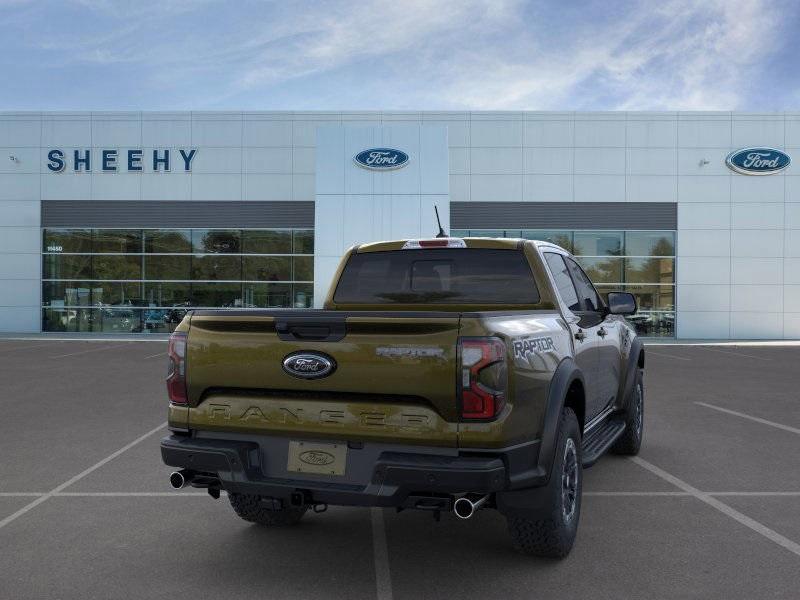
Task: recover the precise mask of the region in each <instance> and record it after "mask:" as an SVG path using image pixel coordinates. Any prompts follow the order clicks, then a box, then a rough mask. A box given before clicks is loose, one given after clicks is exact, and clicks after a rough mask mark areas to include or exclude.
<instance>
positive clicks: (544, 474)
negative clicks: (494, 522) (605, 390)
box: [495, 357, 586, 514]
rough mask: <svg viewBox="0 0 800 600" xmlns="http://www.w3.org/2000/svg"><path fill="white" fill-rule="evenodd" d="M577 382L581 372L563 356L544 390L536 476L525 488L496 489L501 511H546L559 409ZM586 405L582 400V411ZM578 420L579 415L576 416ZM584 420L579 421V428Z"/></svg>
mask: <svg viewBox="0 0 800 600" xmlns="http://www.w3.org/2000/svg"><path fill="white" fill-rule="evenodd" d="M575 381H580V383H581V385H583V386H584V389H585V381H584V378H583V372H582V371H581V369H580V367H578V365H577V363H576V362H575V360H574V359H573V358H572V357H567V358H565V359H563V360H562V361H561V362H560V363H559V365H558V367H556V370H555V371H554V372H553V377H552V378H551V379H550V386H549V388H548V391H547V406H546V408H545V413H544V418H543V419H542V434H541V444H540V447H539V458H538V461H537V462H538V467H537V468H536V471H535V472H536V477H535V478H529V479H528V480H527V481H526V482H525V483H526V484H527V485H526V486H525V488H524V489H513V488H514V487H516V486H512V489H511V490H509V491H504V492H497V494H496V496H495V501H496V504H497V508H498V509H499V510H500V511H501V512H503V513H507V514H508V513H517V514H520V513H528V514H531V512H532V511H533V512H536V511H542V510H546V509H547V507H548V506H549V502H550V500H549V495H548V494H547V484H548V482H549V481H550V475H551V471H552V470H553V461H554V458H555V450H556V443H557V442H558V430H559V422H560V420H561V412H562V411H563V410H564V403H565V401H566V399H567V391H568V390H569V388H570V386H571V385H572V384H573V383H574V382H575ZM585 410H586V406H585V399H584V414H585ZM578 418H579V421H580V416H578ZM583 425H584V423H582V422H579V426H580V428H581V431H583Z"/></svg>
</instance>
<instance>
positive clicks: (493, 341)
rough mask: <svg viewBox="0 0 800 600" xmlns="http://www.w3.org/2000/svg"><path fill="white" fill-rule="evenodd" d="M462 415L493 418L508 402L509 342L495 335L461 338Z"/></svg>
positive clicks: (465, 416) (470, 417)
mask: <svg viewBox="0 0 800 600" xmlns="http://www.w3.org/2000/svg"><path fill="white" fill-rule="evenodd" d="M458 343H459V357H460V362H459V373H460V375H459V382H458V389H459V395H460V400H461V417H462V418H463V419H494V418H496V417H497V416H498V415H499V414H500V412H501V411H502V410H503V407H504V406H505V403H506V380H507V375H506V345H505V344H504V343H503V340H501V339H499V338H495V337H463V338H459V342H458Z"/></svg>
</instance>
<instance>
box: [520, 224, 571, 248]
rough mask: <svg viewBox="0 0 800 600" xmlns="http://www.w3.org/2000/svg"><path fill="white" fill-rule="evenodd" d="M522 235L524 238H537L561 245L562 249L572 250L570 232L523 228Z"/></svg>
mask: <svg viewBox="0 0 800 600" xmlns="http://www.w3.org/2000/svg"><path fill="white" fill-rule="evenodd" d="M522 237H523V238H525V239H526V240H539V241H541V242H550V243H551V244H555V245H556V246H561V247H562V248H564V250H567V251H568V252H572V232H571V231H557V230H547V229H523V230H522Z"/></svg>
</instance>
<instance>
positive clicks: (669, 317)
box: [625, 312, 675, 337]
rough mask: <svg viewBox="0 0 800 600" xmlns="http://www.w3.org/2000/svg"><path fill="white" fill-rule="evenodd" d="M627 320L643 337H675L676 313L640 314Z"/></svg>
mask: <svg viewBox="0 0 800 600" xmlns="http://www.w3.org/2000/svg"><path fill="white" fill-rule="evenodd" d="M625 318H626V319H627V321H628V322H629V323H630V324H631V325H633V326H634V328H635V329H636V333H637V334H638V335H641V336H643V337H675V313H674V312H652V313H648V312H639V313H636V314H635V315H630V316H629V317H625Z"/></svg>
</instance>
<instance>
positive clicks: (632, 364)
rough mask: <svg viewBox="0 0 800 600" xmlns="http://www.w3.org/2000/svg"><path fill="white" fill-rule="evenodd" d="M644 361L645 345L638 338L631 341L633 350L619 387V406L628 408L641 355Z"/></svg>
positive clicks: (629, 354) (629, 355)
mask: <svg viewBox="0 0 800 600" xmlns="http://www.w3.org/2000/svg"><path fill="white" fill-rule="evenodd" d="M640 354H641V355H642V358H643V359H644V344H643V343H642V340H641V339H639V338H638V337H636V338H633V340H632V341H631V350H630V352H629V353H628V360H627V364H626V365H625V372H624V378H623V380H622V381H621V382H620V386H619V394H620V396H619V405H620V406H621V407H623V408H627V403H628V398H630V397H631V391H632V390H633V382H634V381H636V371H637V370H638V369H639V368H640V367H639V355H640Z"/></svg>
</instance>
